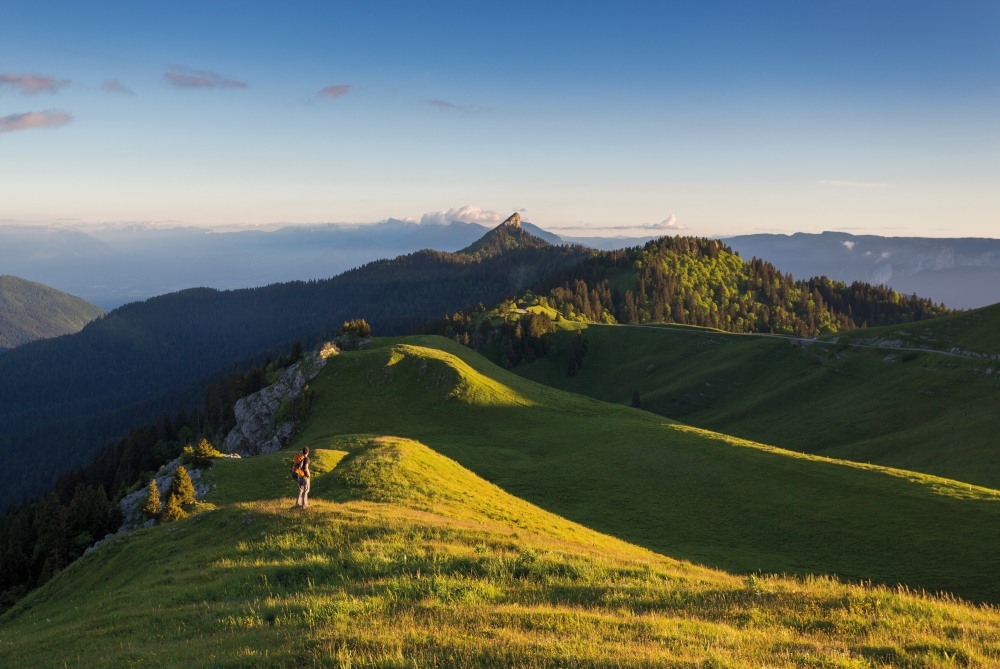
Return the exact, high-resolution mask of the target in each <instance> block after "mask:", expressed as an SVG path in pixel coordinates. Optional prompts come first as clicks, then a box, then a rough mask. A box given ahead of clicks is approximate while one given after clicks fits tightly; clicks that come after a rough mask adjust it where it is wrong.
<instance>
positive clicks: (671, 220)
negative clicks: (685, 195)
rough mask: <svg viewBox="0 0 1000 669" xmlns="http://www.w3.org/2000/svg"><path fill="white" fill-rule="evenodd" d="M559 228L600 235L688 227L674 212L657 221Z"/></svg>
mask: <svg viewBox="0 0 1000 669" xmlns="http://www.w3.org/2000/svg"><path fill="white" fill-rule="evenodd" d="M559 229H560V230H572V231H575V232H586V233H588V234H594V235H598V236H600V235H602V234H605V233H615V234H618V233H623V232H628V233H633V234H637V233H638V234H648V233H650V232H653V233H658V232H682V231H684V230H687V229H688V227H687V226H686V225H684V224H683V223H680V222H678V220H677V215H676V214H670V215H669V216H667V217H666V218H665V219H663V220H662V221H660V222H659V223H636V224H635V225H579V226H572V225H568V226H560V227H559Z"/></svg>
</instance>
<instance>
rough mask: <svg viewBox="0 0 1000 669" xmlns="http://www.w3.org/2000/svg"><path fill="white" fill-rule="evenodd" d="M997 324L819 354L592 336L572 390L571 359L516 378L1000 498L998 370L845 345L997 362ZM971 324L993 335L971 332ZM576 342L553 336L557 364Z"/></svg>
mask: <svg viewBox="0 0 1000 669" xmlns="http://www.w3.org/2000/svg"><path fill="white" fill-rule="evenodd" d="M997 314H1000V310H998V309H996V308H991V309H990V310H983V311H980V312H969V313H964V314H957V315H955V316H947V317H942V318H940V319H934V320H930V321H927V322H926V323H914V324H911V325H906V326H897V327H896V328H879V329H874V328H873V329H871V330H863V331H856V332H854V333H851V334H840V335H839V337H840V338H841V340H842V341H844V342H845V343H843V344H835V343H827V344H824V343H816V344H812V345H807V344H806V343H805V342H797V341H791V340H787V339H780V338H769V337H748V336H741V335H729V334H725V333H720V332H713V331H710V330H704V329H693V328H665V327H622V326H611V327H608V326H588V327H587V328H586V330H585V334H586V339H587V346H588V348H587V353H586V356H585V360H584V363H583V366H582V367H581V368H580V369H579V371H578V372H577V373H576V375H575V376H572V377H570V376H567V375H566V359H565V357H564V355H563V356H559V355H557V356H554V357H543V358H540V359H538V360H537V361H535V362H533V363H531V364H528V365H523V364H522V365H519V366H518V367H516V368H515V369H514V371H516V372H517V373H518V374H521V375H523V376H525V377H527V378H531V379H534V380H537V381H541V382H543V383H546V384H548V385H552V386H556V387H560V388H564V389H567V390H571V391H574V392H578V393H582V394H585V395H589V396H591V397H596V398H599V399H602V400H606V401H608V402H614V403H618V404H629V403H631V402H632V399H633V397H634V394H635V393H638V394H639V398H640V401H641V405H642V408H643V409H646V410H649V411H653V412H655V413H658V414H661V415H663V416H667V417H670V418H673V419H676V420H680V421H683V422H686V423H690V424H694V425H699V426H701V427H705V428H708V429H712V430H718V431H721V432H725V433H728V434H735V435H739V436H741V437H744V438H747V439H753V440H756V441H760V442H764V443H768V444H774V445H776V446H780V447H783V448H789V449H793V450H796V451H801V452H805V453H815V454H822V455H827V456H830V457H837V458H848V459H852V460H856V461H859V462H872V463H877V464H882V465H886V466H892V467H899V468H904V469H913V470H917V471H922V472H926V473H930V474H935V475H938V476H945V477H948V478H954V479H958V480H962V481H967V482H970V483H974V484H977V485H985V486H988V487H992V488H1000V449H998V448H997V440H996V435H997V434H1000V412H998V411H997V410H996V408H997V406H1000V404H998V402H1000V361H997V360H995V359H991V358H986V357H961V356H952V355H943V354H940V353H931V352H921V351H910V350H886V349H879V348H866V347H861V346H848V345H847V342H851V341H853V342H858V343H862V342H864V341H868V343H869V344H870V343H873V342H874V341H875V339H876V338H877V339H880V340H883V341H885V340H895V341H899V340H900V339H904V340H905V339H906V338H905V337H902V336H901V334H900V333H905V332H913V333H924V332H931V333H945V332H947V331H948V330H947V329H952V328H954V330H955V331H956V332H958V333H961V334H962V335H964V338H956V339H954V340H953V339H950V335H948V336H947V337H946V336H945V335H944V334H937V335H936V336H937V339H936V340H934V341H937V342H940V346H941V348H952V347H958V348H961V349H963V350H966V351H970V350H971V351H977V352H978V351H982V352H984V353H989V352H990V351H992V350H996V349H997V348H1000V346H998V342H1000V335H998V334H997V333H998V332H1000V328H998V329H994V328H993V327H992V323H994V322H995V321H996V320H998V319H997ZM973 319H977V320H979V321H981V323H983V324H985V325H986V327H982V328H980V329H976V328H972V327H968V326H967V325H968V322H969V321H970V320H973ZM946 328H947V329H946ZM877 333H880V334H877ZM893 333H896V334H893ZM571 334H572V333H561V334H557V335H556V337H557V339H556V344H555V346H556V349H557V350H558V351H563V352H564V354H565V351H567V350H569V337H570V336H571ZM560 337H561V338H560ZM917 337H918V335H917V334H914V335H913V336H912V337H911V339H913V340H916V339H917ZM921 337H922V340H923V341H924V342H925V343H928V342H930V341H931V339H930V335H927V336H923V335H922V336H921Z"/></svg>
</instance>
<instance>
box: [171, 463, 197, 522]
mask: <svg viewBox="0 0 1000 669" xmlns="http://www.w3.org/2000/svg"><path fill="white" fill-rule="evenodd" d="M169 494H170V495H172V496H174V497H176V498H177V503H178V504H180V505H187V504H192V503H194V499H195V498H194V484H193V483H191V477H190V476H189V475H188V472H187V469H185V468H184V465H177V472H176V473H175V474H174V479H173V480H172V481H171V482H170V492H169ZM164 513H166V512H165V511H164Z"/></svg>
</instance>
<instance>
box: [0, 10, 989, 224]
mask: <svg viewBox="0 0 1000 669" xmlns="http://www.w3.org/2000/svg"><path fill="white" fill-rule="evenodd" d="M448 211H452V215H454V214H455V212H458V211H461V212H462V217H463V218H465V219H466V220H479V221H481V222H484V223H489V222H491V221H495V220H500V219H502V218H504V217H506V215H508V214H509V213H510V212H512V211H521V212H522V216H524V217H525V218H526V219H527V220H531V221H532V222H534V223H536V224H538V225H541V226H542V227H544V228H547V229H551V230H553V231H557V232H558V231H565V232H593V233H599V234H635V233H642V232H648V231H650V230H653V231H663V232H664V233H671V232H684V233H685V234H696V235H730V234H744V233H752V232H788V233H791V232H796V231H801V232H819V231H822V230H842V231H846V232H853V233H857V234H861V233H870V234H883V235H892V236H902V235H916V236H934V237H943V236H985V237H997V236H1000V3H997V2H993V1H990V2H961V1H958V2H934V3H930V2H919V1H917V2H895V1H882V2H871V1H867V2H853V1H842V2H832V1H831V2H818V1H817V2H809V1H802V0H789V1H785V2H767V1H764V2H756V1H755V2H710V1H709V2H634V3H628V2H622V3H607V2H603V3H590V2H545V3H539V2H534V3H518V2H506V3H488V4H487V3H470V2H461V3H459V2H433V1H429V2H422V3H417V2H412V3H397V2H367V3H363V2H311V3H310V2H282V3H264V2H246V1H245V2H218V1H216V2H208V3H205V2H198V3H186V2H172V3H142V2H139V3H137V2H122V3H111V2H93V3H68V2H67V3H60V2H44V1H39V2H35V3H10V4H9V6H6V7H5V8H4V9H3V12H2V16H0V221H17V222H59V223H61V224H63V225H76V224H84V223H96V222H102V221H162V222H181V223H184V224H189V225H206V226H221V225H242V224H246V225H264V224H268V223H276V222H292V223H321V222H347V223H367V222H374V221H378V220H383V219H386V218H408V219H414V220H421V219H423V220H426V221H435V220H441V219H442V218H447V217H448V215H447V214H446V212H448Z"/></svg>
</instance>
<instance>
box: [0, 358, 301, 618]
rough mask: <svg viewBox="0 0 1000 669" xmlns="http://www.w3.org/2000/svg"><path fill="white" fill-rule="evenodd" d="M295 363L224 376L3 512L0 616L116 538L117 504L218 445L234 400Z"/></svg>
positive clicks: (42, 457) (41, 463)
mask: <svg viewBox="0 0 1000 669" xmlns="http://www.w3.org/2000/svg"><path fill="white" fill-rule="evenodd" d="M301 357H302V347H301V346H299V345H297V344H293V345H292V347H291V350H290V351H289V352H288V353H287V354H285V355H283V356H281V357H279V358H277V359H275V360H269V361H265V362H264V363H263V364H260V365H254V366H251V367H249V368H248V369H246V370H243V371H238V372H233V373H231V374H229V375H228V376H227V377H226V378H224V379H222V380H221V381H219V382H217V383H213V384H212V385H210V386H209V387H208V388H207V389H206V391H205V394H204V401H203V403H202V404H201V405H200V406H199V407H196V408H194V409H192V410H191V411H180V412H178V413H177V414H176V415H172V416H171V415H169V414H166V413H164V414H163V415H162V416H160V417H159V419H158V420H156V421H155V422H152V423H150V424H148V425H143V426H140V427H134V428H131V429H129V430H128V431H127V432H126V433H125V434H124V435H123V436H122V437H120V438H119V439H116V440H114V441H111V442H109V443H107V444H105V445H104V447H103V448H102V449H101V450H100V452H98V453H97V455H96V456H94V457H93V458H92V459H91V460H90V462H88V463H87V464H86V465H84V466H83V467H79V468H77V469H74V470H72V471H68V472H65V473H63V474H61V475H59V476H58V478H57V479H56V481H55V485H54V487H53V488H52V490H51V491H49V492H48V493H47V494H45V495H43V496H39V497H37V498H35V499H32V500H30V501H24V502H20V503H18V504H15V505H12V506H10V507H9V508H7V510H6V512H5V513H4V514H3V515H2V516H0V611H3V610H4V609H6V608H9V607H10V606H11V605H12V604H13V603H14V602H16V601H17V600H18V599H20V598H21V597H23V596H24V595H25V594H27V593H28V592H29V591H31V590H33V589H34V588H37V587H39V586H41V585H43V584H44V583H45V582H46V581H48V580H50V579H51V578H52V577H53V576H55V575H56V574H57V573H59V571H61V570H62V569H64V568H65V567H66V566H68V565H69V564H70V563H71V562H73V561H74V560H75V559H77V558H78V557H80V556H81V555H82V554H83V552H84V551H85V550H86V549H87V548H88V547H89V546H91V545H93V543H94V542H95V541H97V540H100V539H102V538H103V537H104V536H105V535H107V534H109V533H113V532H115V531H116V530H117V529H118V527H119V526H120V525H121V522H122V518H121V514H120V512H119V509H118V506H117V503H118V501H119V500H121V498H122V497H124V496H125V495H126V494H128V493H130V492H132V491H134V490H136V489H138V488H140V487H142V486H143V485H144V484H146V483H148V482H149V479H150V477H152V476H153V474H155V472H156V471H157V470H158V469H159V468H160V467H161V466H162V465H163V464H165V463H167V462H169V461H170V460H172V459H174V458H176V457H178V456H179V455H181V453H182V450H183V448H184V446H186V445H190V444H194V443H196V442H197V441H199V440H200V439H207V440H209V441H210V442H214V443H221V442H222V440H223V439H224V437H225V435H226V434H227V433H228V432H229V430H231V429H232V428H233V427H234V426H235V424H236V418H235V416H234V414H233V406H234V405H235V403H236V400H238V399H239V398H241V397H244V396H245V395H249V394H251V393H254V392H256V391H258V390H260V389H261V388H263V387H264V386H265V385H267V384H268V383H270V382H271V381H272V380H273V379H274V378H275V377H276V376H277V375H278V373H280V371H281V370H282V369H284V368H285V367H287V366H288V365H291V364H292V363H294V362H296V361H297V360H299V359H301ZM49 457H50V454H49V453H47V452H44V451H43V452H40V453H38V455H37V457H36V458H35V461H34V466H38V467H46V466H48V464H49V462H50V460H49Z"/></svg>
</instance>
